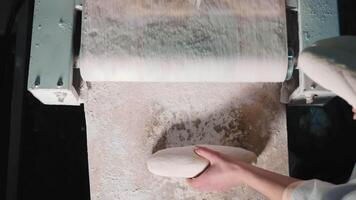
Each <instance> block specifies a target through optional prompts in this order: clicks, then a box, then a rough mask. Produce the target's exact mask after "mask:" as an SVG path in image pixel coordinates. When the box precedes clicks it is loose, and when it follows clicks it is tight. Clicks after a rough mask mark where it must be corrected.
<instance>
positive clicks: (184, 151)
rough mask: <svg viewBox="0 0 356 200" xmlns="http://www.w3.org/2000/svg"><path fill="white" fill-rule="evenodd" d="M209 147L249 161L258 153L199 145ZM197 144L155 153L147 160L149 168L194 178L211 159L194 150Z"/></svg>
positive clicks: (162, 172) (175, 175) (162, 173)
mask: <svg viewBox="0 0 356 200" xmlns="http://www.w3.org/2000/svg"><path fill="white" fill-rule="evenodd" d="M199 146H203V147H207V148H209V149H212V150H214V151H217V152H219V153H221V154H224V155H227V156H229V157H231V158H233V159H238V160H241V161H245V162H248V163H251V162H255V161H256V159H257V157H256V155H255V154H254V153H253V152H251V151H248V150H245V149H242V148H238V147H230V146H218V145H199ZM194 149H195V146H185V147H175V148H168V149H163V150H160V151H158V152H156V153H154V154H153V155H152V156H151V158H150V159H149V160H148V161H147V168H148V170H149V171H150V172H151V173H153V174H155V175H159V176H166V177H181V178H192V177H196V176H197V175H199V174H200V173H201V172H203V171H204V170H205V168H207V167H208V165H209V161H208V160H207V159H205V158H202V157H200V156H198V155H197V154H196V153H195V152H194Z"/></svg>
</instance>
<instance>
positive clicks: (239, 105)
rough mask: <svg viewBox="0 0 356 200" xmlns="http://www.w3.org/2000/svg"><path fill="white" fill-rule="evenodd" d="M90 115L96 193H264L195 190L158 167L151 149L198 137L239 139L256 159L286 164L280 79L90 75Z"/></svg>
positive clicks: (156, 199)
mask: <svg viewBox="0 0 356 200" xmlns="http://www.w3.org/2000/svg"><path fill="white" fill-rule="evenodd" d="M88 88H89V90H88V91H87V92H88V93H87V100H86V102H85V104H84V107H85V114H86V122H87V141H88V156H89V168H90V170H89V175H90V192H91V198H92V199H93V200H105V199H122V200H167V199H182V200H183V199H184V200H186V199H190V200H193V199H197V200H202V199H206V200H220V199H224V200H229V199H234V200H237V199H263V197H262V196H261V195H259V194H258V193H256V192H254V191H253V190H252V189H249V188H246V187H238V188H236V189H233V190H231V191H227V192H224V193H199V192H195V191H193V190H192V189H191V188H189V187H188V186H187V185H186V184H185V181H184V179H174V178H163V177H159V176H155V175H152V174H151V173H150V172H149V171H148V170H147V168H146V161H147V159H148V158H149V156H150V155H151V154H152V152H156V151H158V150H160V149H164V148H167V147H178V146H187V145H193V144H199V143H203V144H215V145H228V146H229V145H230V146H237V147H242V148H245V149H248V150H250V151H253V152H255V153H256V155H257V156H258V159H257V166H260V167H263V168H265V169H269V170H272V171H275V172H278V173H282V174H287V172H288V153H287V130H286V113H285V106H284V105H282V104H280V103H279V90H280V85H279V84H272V83H271V84H257V83H254V84H253V83H250V84H242V83H240V84H222V83H220V84H217V83H197V84H192V83H190V84H188V83H187V84H185V83H176V84H173V83H109V82H100V83H98V82H93V83H88Z"/></svg>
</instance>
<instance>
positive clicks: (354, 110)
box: [352, 108, 356, 120]
mask: <svg viewBox="0 0 356 200" xmlns="http://www.w3.org/2000/svg"><path fill="white" fill-rule="evenodd" d="M352 112H354V120H356V108H353V109H352Z"/></svg>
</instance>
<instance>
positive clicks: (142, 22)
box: [79, 0, 288, 82]
mask: <svg viewBox="0 0 356 200" xmlns="http://www.w3.org/2000/svg"><path fill="white" fill-rule="evenodd" d="M79 66H80V71H81V75H82V77H83V79H84V80H86V81H149V82H282V81H284V79H285V77H286V74H287V66H288V61H287V35H286V14H285V3H284V0H252V1H251V0H238V1H237V0H177V1H168V0H159V1H152V0H106V1H97V0H86V1H85V2H84V6H83V24H82V47H81V55H80V58H79Z"/></svg>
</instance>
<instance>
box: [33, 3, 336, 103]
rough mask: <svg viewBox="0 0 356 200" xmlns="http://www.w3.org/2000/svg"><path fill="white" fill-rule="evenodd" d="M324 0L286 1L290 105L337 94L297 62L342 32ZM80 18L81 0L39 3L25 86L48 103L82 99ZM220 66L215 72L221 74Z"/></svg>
mask: <svg viewBox="0 0 356 200" xmlns="http://www.w3.org/2000/svg"><path fill="white" fill-rule="evenodd" d="M197 2H200V1H197ZM320 4H321V2H320V1H314V0H300V1H298V0H287V1H286V8H287V10H286V13H287V19H288V20H287V30H288V55H282V56H285V58H282V59H285V61H286V62H285V70H284V72H283V73H285V75H284V77H285V78H284V79H285V80H281V81H280V82H283V87H282V92H281V94H282V95H281V101H282V102H284V103H288V104H290V105H323V104H325V103H326V102H328V101H329V100H330V99H331V98H333V97H334V96H335V94H333V93H332V92H330V91H328V90H326V89H324V88H323V87H321V86H319V85H318V84H317V83H315V82H313V81H312V80H311V79H310V78H308V77H307V76H306V75H305V74H304V73H303V72H301V71H299V70H298V65H297V62H296V58H297V57H298V54H299V52H301V51H302V50H303V49H305V48H306V47H308V46H311V45H312V44H313V43H314V42H316V41H318V40H321V39H324V38H330V37H335V36H339V24H338V23H339V22H338V10H337V1H336V0H327V1H323V2H322V4H323V6H322V8H323V9H320ZM82 10H83V11H82ZM82 12H83V14H82ZM98 14H99V13H98ZM82 20H86V16H85V7H84V9H83V5H82V2H81V1H80V0H66V1H54V0H50V1H41V0H36V1H35V8H34V18H33V28H32V42H31V57H30V66H29V73H28V84H27V88H28V90H29V91H30V92H31V93H32V94H33V95H34V96H35V97H36V98H37V99H39V100H40V101H41V102H42V103H44V104H49V105H79V104H80V103H81V100H80V97H79V96H80V95H79V92H80V87H81V84H82V83H83V80H82V79H81V76H80V74H81V72H80V70H81V69H79V68H78V63H77V60H78V58H80V53H79V52H80V50H79V49H80V46H81V37H80V36H81V34H82V30H81V29H82V27H81V25H82ZM296 27H298V28H296ZM98 31H99V32H100V30H98ZM286 43H287V42H286ZM286 45H287V44H286ZM256 64H258V62H256ZM217 69H218V68H216V69H213V70H212V71H213V72H214V70H215V72H216V74H218V73H219V72H218V70H217ZM94 76H95V74H94ZM84 81H85V80H84ZM202 81H204V80H202ZM207 81H209V80H207ZM257 82H259V81H258V80H257Z"/></svg>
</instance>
